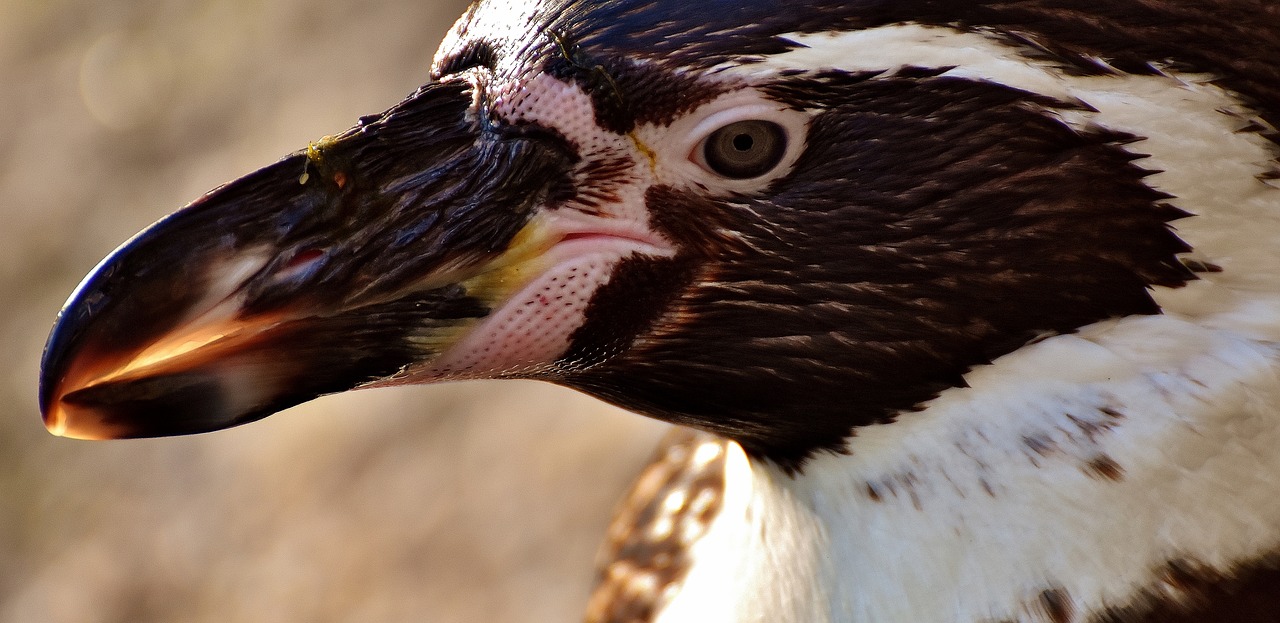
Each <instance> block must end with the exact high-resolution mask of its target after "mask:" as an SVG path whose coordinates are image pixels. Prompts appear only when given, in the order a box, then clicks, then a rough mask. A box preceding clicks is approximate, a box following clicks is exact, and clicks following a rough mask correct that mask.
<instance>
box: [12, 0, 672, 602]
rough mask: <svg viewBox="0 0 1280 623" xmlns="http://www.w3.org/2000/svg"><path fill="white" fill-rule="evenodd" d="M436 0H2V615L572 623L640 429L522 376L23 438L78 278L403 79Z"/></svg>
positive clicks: (425, 55) (406, 87) (430, 46)
mask: <svg viewBox="0 0 1280 623" xmlns="http://www.w3.org/2000/svg"><path fill="white" fill-rule="evenodd" d="M464 4H465V3H464V2H462V1H461V0H366V1H365V2H360V3H355V2H346V1H343V0H323V1H322V0H0V349H2V350H0V352H3V357H0V622H5V623H8V622H14V623H63V622H66V623H85V622H121V623H125V622H128V623H146V622H151V621H155V622H161V621H163V622H165V623H175V622H197V621H210V622H212V621H217V622H219V623H223V622H226V621H234V622H253V621H271V622H273V623H278V622H280V621H307V622H328V621H352V622H355V621H359V622H380V623H382V622H395V621H423V620H429V621H433V622H450V621H467V622H476V621H528V622H542V621H547V622H552V621H555V622H563V621H573V620H577V619H578V618H579V615H580V610H581V607H582V604H583V602H584V600H585V598H586V595H587V592H588V590H589V588H590V584H591V581H592V573H593V567H592V562H593V558H594V553H595V548H596V546H597V544H598V542H599V541H600V538H601V536H602V535H603V531H604V528H605V525H606V523H607V521H608V517H609V514H610V511H611V507H612V505H613V503H614V502H615V500H616V499H617V498H618V497H619V496H620V495H621V493H622V491H623V490H624V489H625V487H626V486H627V484H628V483H629V481H630V479H631V478H632V476H633V475H634V474H635V473H637V472H638V470H639V469H640V467H641V465H642V464H643V462H644V460H645V458H646V457H647V456H648V454H649V453H650V452H651V450H652V448H653V446H654V443H655V442H656V440H657V438H658V436H660V434H661V432H662V428H661V427H660V426H658V425H657V424H654V423H652V422H649V421H647V420H644V419H642V418H639V417H636V416H632V415H628V414H624V413H621V412H618V411H615V410H612V409H609V408H607V407H605V406H604V405H601V404H599V403H597V402H595V401H592V400H590V399H587V398H585V397H582V396H578V395H576V394H573V393H571V392H568V391H566V390H561V389H558V388H553V387H550V386H545V385H539V384H533V383H516V382H503V383H489V384H455V385H444V386H438V387H430V388H412V389H398V390H376V391H368V392H357V393H354V394H347V395H343V396H336V397H330V398H326V399H323V400H320V401H317V402H313V403H310V404H308V405H304V406H302V407H299V408H295V409H292V410H290V411H288V412H286V413H283V414H280V415H276V416H273V417H271V418H268V419H267V420H264V421H262V422H259V423H255V424H251V425H248V426H244V427H241V428H238V429H233V430H230V431H224V432H219V433H214V434H209V435H202V436H197V437H191V438H174V439H160V440H139V441H119V442H78V441H71V440H65V439H58V438H54V437H52V436H50V435H49V434H48V433H46V432H45V431H44V428H43V426H42V425H41V424H40V418H39V414H38V412H37V409H36V398H35V397H36V379H37V366H38V362H39V357H40V349H41V347H42V345H43V342H44V339H45V337H46V335H47V332H48V330H49V327H50V325H51V323H52V321H53V318H54V315H55V313H56V312H57V309H58V307H59V305H60V304H61V303H62V301H63V300H64V299H65V298H66V296H67V295H68V294H69V293H70V292H71V290H72V288H73V287H74V286H75V285H76V283H77V282H78V281H79V280H80V278H81V277H82V276H83V275H84V274H85V273H86V272H88V271H89V269H90V268H92V267H93V265H94V264H95V263H96V262H97V261H98V260H99V259H100V258H101V257H102V256H103V255H105V254H106V253H108V252H109V251H110V250H111V249H112V248H114V247H115V246H116V245H117V244H119V243H120V242H122V241H123V240H125V239H126V238H128V237H129V236H130V235H132V234H133V233H134V232H135V231H137V230H138V229H140V228H142V227H144V226H146V225H147V224H148V223H150V222H152V221H154V220H155V219H157V218H159V217H160V216H162V215H163V214H165V213H166V212H168V211H171V210H172V209H174V208H177V207H178V206H181V205H182V204H184V203H186V202H187V201H189V200H191V199H193V198H195V197H196V196H198V195H199V194H201V193H202V192H204V191H205V190H207V189H209V188H211V187H213V186H215V185H217V184H219V183H221V182H223V181H226V180H230V179H232V178H234V177H237V176H239V175H241V174H243V173H246V172H248V171H250V170H252V169H254V168H257V167H259V166H262V165H266V164H269V163H271V162H272V161H274V160H275V159H277V158H278V157H280V156H283V155H284V154H286V153H288V152H291V151H294V150H296V149H299V148H301V147H305V146H306V145H307V142H308V141H310V140H316V139H318V138H320V137H322V136H324V135H326V134H333V133H336V132H338V131H341V130H343V129H345V128H347V127H348V126H350V125H353V124H354V122H355V120H356V118H357V117H358V116H359V115H361V114H366V113H375V112H378V111H381V110H383V109H385V108H387V107H389V106H391V105H392V104H394V103H395V102H397V101H398V100H399V99H400V98H401V97H403V96H404V95H407V94H408V93H409V92H411V91H412V90H413V89H414V88H416V87H417V86H418V85H419V84H420V83H422V82H423V81H425V80H426V77H427V70H428V66H429V62H430V58H431V55H432V53H433V52H434V50H435V47H436V44H437V43H438V41H439V39H440V37H441V35H442V34H443V33H444V31H445V29H446V28H447V27H448V25H449V24H450V23H451V22H452V21H453V19H454V18H455V17H456V16H457V15H458V14H460V13H461V11H462V8H463V6H464Z"/></svg>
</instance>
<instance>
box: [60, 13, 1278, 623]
mask: <svg viewBox="0 0 1280 623" xmlns="http://www.w3.org/2000/svg"><path fill="white" fill-rule="evenodd" d="M1277 59H1280V7H1278V6H1277V5H1275V4H1274V3H1271V2H1267V1H1265V0H1113V1H1112V2H1106V3H1094V2H1084V1H1082V0H892V1H890V0H843V1H836V0H785V1H783V0H732V1H729V0H700V1H698V2H677V1H676V0H480V1H479V2H476V3H474V4H473V5H472V6H471V7H469V8H468V9H467V10H466V12H465V13H464V15H463V16H462V17H461V18H460V20H459V21H458V22H457V24H456V25H455V26H454V27H453V29H452V30H451V31H450V32H449V34H448V35H447V36H446V38H445V40H444V42H443V43H442V44H441V47H440V50H439V52H438V53H437V55H436V56H435V59H434V61H433V63H432V65H431V70H430V80H429V81H428V82H427V83H426V85H425V86H422V87H421V88H419V89H418V90H417V91H415V92H414V93H412V94H411V95H410V96H408V97H407V98H406V99H405V100H403V101H402V102H400V103H399V104H396V105H395V106H393V107H392V108H390V109H389V110H387V111H386V112H384V113H382V114H378V115H371V116H367V117H362V118H360V121H359V123H358V125H356V126H355V127H353V128H351V129H349V130H347V131H345V132H343V133H341V134H337V135H333V136H328V137H325V138H323V139H321V140H318V141H316V142H313V143H311V144H309V145H308V146H307V147H306V148H305V149H303V150H300V151H298V152H296V153H294V154H292V155H289V156H287V157H285V158H284V159H282V160H280V161H279V162H277V163H275V164H272V165H269V166H267V167H265V168H263V169H260V170H258V171H256V172H252V173H249V174H248V175H246V176H245V177H242V178H240V179H238V180H235V181H232V182H230V183H228V184H226V185H224V186H222V187H220V188H218V189H215V190H213V191H211V192H210V193H208V194H206V195H204V196H202V197H200V198H198V199H196V200H195V201H194V202H192V203H191V204H189V205H188V206H186V207H184V208H182V209H181V210H179V211H177V212H175V213H173V214H172V215H170V216H168V217H166V218H164V219H162V220H160V221H159V222H158V223H156V224H155V225H153V226H152V227H150V228H148V229H146V230H145V231H143V232H142V233H140V234H138V235H137V236H136V237H134V238H133V239H132V240H130V241H128V242H127V243H125V244H124V245H123V246H122V247H121V248H119V249H118V250H117V251H115V252H114V253H113V254H111V255H110V256H109V257H108V258H106V259H105V260H103V262H102V263H101V264H100V265H99V266H98V267H97V268H95V269H94V271H93V272H92V273H90V274H89V276H87V277H86V278H85V280H84V281H83V282H82V283H81V285H80V286H79V287H78V288H77V289H76V290H75V292H74V293H73V294H72V295H71V298H70V299H69V301H68V302H67V304H66V305H65V307H64V308H63V309H62V311H61V312H60V314H59V317H58V319H57V321H56V324H55V326H54V329H53V331H52V333H51V335H50V337H49V340H48V343H47V346H46V349H45V353H44V357H43V361H42V376H41V387H40V406H41V410H42V413H43V416H44V421H45V424H46V425H47V427H48V428H49V430H50V431H52V432H53V433H55V434H58V435H64V436H68V437H76V438H88V439H108V438H121V437H152V436H165V435H179V434H189V433H199V432H207V431H213V430H217V429H222V428H226V427H230V426H235V425H240V424H244V423H247V422H251V421H253V420H257V419H260V418H262V417H265V416H267V415H269V414H271V413H274V412H276V411H280V410H282V409H285V408H287V407H289V406H292V405H295V404H298V403H301V402H305V401H307V400H310V399H312V398H314V397H316V396H319V395H324V394H329V393H335V392H342V391H346V390H349V389H354V388H370V387H382V386H392V385H406V384H418V383H431V382H439V381H448V380H456V379H508V378H521V379H537V380H543V381H548V382H551V383H555V384H559V385H563V386H567V387H570V388H573V389H576V390H579V391H581V392H584V393H586V394H590V395H592V396H596V397H598V398H600V399H602V400H604V401H607V402H609V403H613V404H615V405H620V406H622V407H624V408H626V409H629V410H631V411H633V412H635V413H637V414H640V415H644V416H649V417H652V418H657V419H660V420H663V421H666V422H671V423H674V424H676V425H679V426H678V427H676V428H675V429H674V432H673V433H672V437H671V438H670V439H668V440H667V441H666V442H665V445H663V446H662V447H660V448H659V449H658V451H657V453H656V454H655V457H654V460H653V462H652V463H651V464H650V465H649V467H647V468H645V470H644V472H643V473H642V474H641V476H640V478H639V479H638V480H637V481H636V484H635V485H634V487H633V489H632V490H631V491H630V493H628V494H627V496H626V498H625V499H624V501H623V502H622V504H621V505H620V506H619V510H618V514H617V516H616V518H615V520H614V521H613V523H612V524H611V526H610V528H609V530H608V534H607V535H606V539H605V541H606V542H605V545H604V548H603V551H604V554H603V558H602V563H601V566H600V571H599V582H598V585H597V588H596V589H595V591H594V593H593V594H592V596H591V598H590V600H589V602H588V604H587V605H586V615H585V618H586V620H587V621H590V622H591V623H603V622H650V621H652V622H661V623H672V622H684V621H700V622H725V623H729V622H745V621H774V622H796V623H801V622H805V623H809V622H826V623H843V622H855V621H859V622H860V621H872V622H876V623H893V622H907V621H910V622H913V623H929V622H939V623H945V622H954V623H971V622H980V621H982V622H993V621H994V622H1005V621H1009V622H1013V621H1017V622H1028V623H1031V622H1045V623H1084V622H1091V623H1092V622H1098V623H1112V622H1136V621H1144V622H1155V621H1160V622H1185V623H1191V622H1199V623H1205V622H1236V623H1239V622H1245V621H1252V622H1259V621H1276V620H1280V618H1278V617H1280V614H1277V613H1280V568H1278V566H1277V565H1280V450H1278V449H1277V448H1280V412H1278V411H1280V270H1278V267H1280V183H1278V182H1277V180H1278V179H1280V167H1278V163H1277V156H1278V155H1280V133H1277V130H1276V128H1277V125H1280V65H1278V64H1277Z"/></svg>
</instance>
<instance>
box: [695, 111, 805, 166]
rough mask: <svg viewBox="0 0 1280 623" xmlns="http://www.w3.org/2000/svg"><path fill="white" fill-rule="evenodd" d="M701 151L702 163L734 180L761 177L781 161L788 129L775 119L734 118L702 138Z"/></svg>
mask: <svg viewBox="0 0 1280 623" xmlns="http://www.w3.org/2000/svg"><path fill="white" fill-rule="evenodd" d="M701 152H702V158H701V160H702V162H701V163H699V164H703V165H704V166H705V167H706V168H707V169H709V170H711V172H713V173H716V174H718V175H722V176H724V177H727V178H729V179H735V180H745V179H750V178H753V177H760V176H761V175H764V174H765V173H768V172H769V171H772V170H773V168H774V167H776V166H778V163H779V162H782V157H783V156H785V155H786V153H787V132H786V130H784V129H783V128H782V126H780V125H778V124H776V123H774V122H772V121H764V120H761V119H747V120H744V121H735V122H733V123H730V124H728V125H726V126H723V127H721V128H720V129H718V130H716V131H715V132H712V133H711V134H709V135H708V136H707V138H705V139H703V141H702V146H701Z"/></svg>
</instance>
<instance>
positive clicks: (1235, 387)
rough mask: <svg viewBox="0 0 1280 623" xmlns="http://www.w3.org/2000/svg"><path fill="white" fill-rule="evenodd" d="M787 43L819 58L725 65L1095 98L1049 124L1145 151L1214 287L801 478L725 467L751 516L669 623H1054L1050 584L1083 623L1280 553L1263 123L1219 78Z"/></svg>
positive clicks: (729, 524) (719, 529)
mask: <svg viewBox="0 0 1280 623" xmlns="http://www.w3.org/2000/svg"><path fill="white" fill-rule="evenodd" d="M788 38H790V39H792V40H794V41H796V42H797V43H800V44H802V45H803V46H805V47H800V48H797V49H795V50H793V51H790V52H787V53H784V54H778V55H774V56H771V57H767V58H765V59H764V61H763V62H758V63H752V64H744V65H741V66H724V67H721V68H719V69H720V70H721V71H722V72H723V73H725V74H727V75H730V76H735V77H738V78H744V79H746V80H747V81H748V82H760V81H765V80H768V79H770V78H772V77H775V76H776V75H777V72H779V71H781V70H793V69H815V70H816V69H843V70H848V71H886V72H887V73H886V74H885V75H892V73H893V71H894V70H895V69H897V68H901V67H908V66H916V67H945V66H953V65H954V66H955V68H954V69H952V70H950V71H949V72H947V74H945V75H950V76H955V77H963V78H967V79H973V80H985V81H990V82H995V83H1000V84H1004V85H1007V86H1010V87H1014V88H1019V89H1024V90H1027V91H1032V92H1035V93H1039V94H1044V95H1049V96H1052V97H1055V98H1058V99H1061V100H1063V101H1077V100H1078V101H1082V102H1085V103H1087V104H1088V105H1089V106H1092V107H1093V108H1094V109H1096V110H1097V112H1080V111H1071V112H1058V113H1055V114H1059V115H1060V117H1061V118H1062V120H1063V121H1064V122H1065V123H1068V124H1070V125H1071V126H1073V127H1076V128H1078V129H1081V130H1086V129H1089V128H1091V127H1095V126H1102V127H1106V128H1110V129H1114V130H1120V131H1125V132H1128V133H1131V134H1134V135H1138V136H1142V137H1145V140H1142V141H1139V142H1136V143H1133V144H1132V145H1129V146H1127V148H1128V149H1130V150H1132V151H1133V152H1135V153H1143V154H1149V157H1147V158H1144V159H1141V160H1138V161H1137V164H1139V165H1140V166H1143V167H1145V168H1149V169H1153V170H1160V171H1163V172H1162V173H1158V174H1156V175H1152V176H1151V177H1149V178H1147V181H1148V183H1149V184H1151V185H1152V186H1153V187H1155V188H1157V189H1159V190H1163V191H1165V192H1167V193H1169V194H1171V195H1174V198H1173V199H1171V200H1170V202H1171V203H1173V204H1175V205H1177V206H1179V207H1181V208H1182V209H1184V210H1187V211H1188V212H1192V213H1194V214H1195V216H1193V217H1190V218H1187V219H1183V220H1180V221H1177V222H1175V223H1174V225H1175V226H1176V228H1177V231H1178V233H1179V235H1180V236H1181V237H1182V238H1183V239H1184V240H1186V241H1187V242H1188V243H1189V244H1191V245H1192V246H1193V247H1194V251H1192V253H1190V254H1189V256H1190V257H1191V258H1194V259H1196V260H1198V261H1202V262H1208V263H1212V264H1216V265H1218V266H1221V267H1222V268H1223V272H1218V273H1201V274H1200V277H1201V279H1200V280H1199V281H1195V282H1192V283H1191V284H1189V285H1188V286H1186V287H1184V288H1178V289H1169V288H1158V289H1157V291H1156V292H1155V295H1156V299H1157V301H1158V303H1159V304H1160V305H1161V306H1162V308H1163V309H1164V310H1165V312H1166V313H1165V314H1164V315H1161V316H1150V317H1128V318H1122V319H1116V320H1109V321H1105V322H1099V323H1096V324H1094V325H1091V326H1088V327H1084V328H1083V329H1081V330H1080V331H1079V332H1077V333H1076V334H1072V335H1062V336H1056V337H1052V338H1049V339H1046V340H1044V341H1042V342H1039V343H1036V344H1032V345H1028V346H1026V347H1024V348H1022V349H1019V350H1018V351H1016V352H1014V353H1011V354H1009V355H1006V356H1004V357H1001V358H999V359H998V360H996V361H995V362H994V363H993V364H992V365H990V366H983V367H980V368H977V369H974V370H973V371H971V372H970V373H969V374H967V375H966V380H967V381H968V383H969V385H970V387H968V388H957V389H952V390H948V391H947V392H944V393H943V395H941V396H940V397H939V398H937V399H935V400H933V401H931V402H930V403H929V404H928V405H927V408H926V409H925V410H923V411H922V412H918V413H909V414H903V415H902V416H900V418H899V419H898V421H896V422H894V423H892V424H888V425H881V426H871V427H865V428H862V429H859V430H858V434H857V436H856V437H854V438H853V439H851V440H850V444H849V449H850V450H851V452H852V454H851V455H848V456H845V455H823V456H820V457H818V458H817V459H815V460H813V461H812V462H810V463H809V464H808V465H807V466H806V468H805V471H804V473H803V475H801V476H800V477H798V478H796V479H794V480H793V479H791V478H790V477H788V476H786V475H785V474H783V473H781V471H780V470H777V469H775V468H773V467H771V466H769V465H752V466H750V467H749V468H747V467H742V466H739V467H737V468H733V467H730V468H729V469H728V470H727V476H726V477H727V486H729V487H731V488H734V489H735V490H738V491H739V492H738V493H735V494H734V499H735V500H737V501H736V502H734V503H733V504H732V505H731V504H729V503H728V498H726V504H725V511H724V513H722V515H721V516H720V517H719V518H718V519H717V521H716V523H715V524H714V525H713V527H712V529H711V530H710V531H709V533H708V536H707V537H705V538H704V539H703V541H701V542H700V543H698V544H697V546H696V547H697V550H696V555H695V558H696V564H695V566H694V567H693V568H692V570H691V572H690V574H689V576H688V580H687V582H686V587H685V588H686V590H685V591H684V592H683V593H682V594H681V595H679V596H677V598H676V599H675V600H674V601H673V602H672V604H671V606H670V608H668V609H667V610H665V611H664V612H663V613H662V616H661V617H660V619H659V620H661V621H664V622H668V623H671V622H676V621H708V622H710V621H747V620H758V621H771V622H775V621H776V622H791V621H795V622H801V621H837V622H843V621H875V622H877V623H893V622H904V623H905V622H912V623H926V622H935V621H960V622H965V621H983V620H1009V619H1012V620H1023V621H1039V620H1049V619H1048V615H1047V614H1046V613H1044V612H1043V610H1042V609H1041V607H1040V606H1039V605H1038V602H1037V599H1038V596H1039V595H1040V594H1041V593H1042V592H1043V591H1045V590H1048V589H1052V590H1055V591H1058V592H1059V593H1060V594H1061V595H1063V596H1064V597H1065V599H1066V600H1067V602H1068V603H1069V604H1070V606H1069V610H1070V611H1071V612H1073V613H1074V616H1075V618H1073V619H1072V620H1085V619H1086V618H1087V615H1088V614H1089V613H1090V612H1095V611H1097V610H1098V609H1100V608H1102V607H1103V606H1106V605H1111V606H1124V605H1128V604H1130V603H1131V601H1132V600H1133V599H1134V598H1135V596H1136V595H1138V594H1140V592H1141V591H1143V590H1146V589H1152V588H1159V587H1160V585H1159V578H1158V573H1159V571H1160V570H1161V569H1162V568H1163V565H1165V564H1166V563H1168V562H1169V561H1171V560H1179V559H1185V560H1193V561H1196V562H1197V563H1202V564H1204V565H1208V566H1210V567H1213V568H1217V569H1221V570H1229V569H1231V568H1232V567H1233V565H1235V564H1239V563H1242V562H1245V561H1249V560H1251V559H1253V558H1254V557H1256V556H1258V555H1260V554H1262V553H1266V552H1273V551H1277V550H1280V477H1277V475H1278V474H1280V451H1277V448H1280V414H1277V410H1278V408H1277V406H1278V405H1280V365H1278V363H1277V362H1278V361H1280V349H1278V348H1277V343H1278V342H1280V190H1277V189H1275V188H1273V187H1271V186H1270V185H1268V184H1266V183H1264V182H1262V181H1260V179H1259V176H1260V175H1261V174H1263V173H1266V172H1268V171H1270V170H1272V169H1273V168H1274V167H1275V157H1276V148H1275V145H1274V144H1272V143H1270V142H1269V141H1267V140H1266V139H1265V138H1263V137H1262V136H1260V135H1258V134H1256V133H1252V132H1236V131H1235V130H1237V129H1238V128H1240V127H1242V126H1244V125H1245V123H1246V121H1248V120H1249V119H1250V113H1249V111H1248V110H1246V109H1244V108H1243V107H1242V106H1241V104H1240V102H1239V101H1238V100H1237V99H1236V98H1235V97H1234V96H1233V95H1232V94H1231V93H1230V92H1228V91H1226V90H1224V89H1222V88H1220V87H1218V86H1215V85H1213V84H1211V83H1209V82H1208V79H1209V78H1210V77H1209V76H1203V75H1181V76H1179V75H1176V74H1169V75H1163V76H1160V75H1154V76H1133V75H1124V74H1116V75H1105V76H1071V75H1066V74H1065V73H1064V72H1061V71H1058V70H1057V68H1055V67H1054V66H1053V65H1052V64H1050V63H1048V62H1044V61H1041V60H1036V59H1032V58H1029V57H1026V56H1023V55H1021V54H1019V49H1018V48H1016V47H1013V46H1011V45H1008V44H1006V43H1004V42H1002V41H1000V40H998V39H996V38H994V37H992V36H987V35H984V34H980V33H975V32H962V31H958V30H954V29H949V28H941V27H927V26H920V25H896V26H888V27H883V28H877V29H870V30H865V31H859V32H850V33H841V34H834V35H831V34H808V35H795V36H789V37H788ZM743 491H745V492H746V493H743ZM748 510H750V512H748ZM799 530H804V531H805V532H803V533H797V532H796V531H799ZM765 535H767V536H765ZM815 574H816V575H815ZM734 578H737V579H738V580H736V582H737V583H734V582H735V580H733V579H734ZM744 578H745V579H744ZM815 599H816V600H820V601H821V604H815V603H814V602H813V600H815Z"/></svg>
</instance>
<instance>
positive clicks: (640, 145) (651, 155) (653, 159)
mask: <svg viewBox="0 0 1280 623" xmlns="http://www.w3.org/2000/svg"><path fill="white" fill-rule="evenodd" d="M627 138H629V139H631V143H632V144H633V145H635V146H636V149H637V150H639V151H640V153H642V154H644V157H645V158H646V159H647V160H648V161H649V170H650V171H652V170H654V169H656V168H658V154H657V152H655V151H653V149H652V148H650V147H649V146H648V145H646V144H645V143H644V141H642V140H640V137H638V136H636V133H635V132H627Z"/></svg>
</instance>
